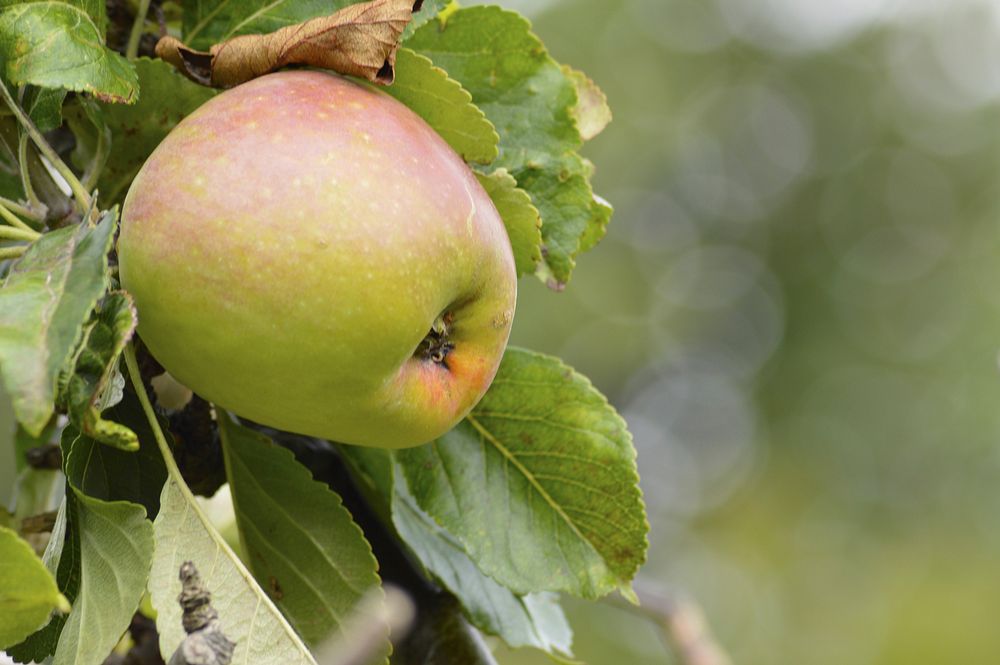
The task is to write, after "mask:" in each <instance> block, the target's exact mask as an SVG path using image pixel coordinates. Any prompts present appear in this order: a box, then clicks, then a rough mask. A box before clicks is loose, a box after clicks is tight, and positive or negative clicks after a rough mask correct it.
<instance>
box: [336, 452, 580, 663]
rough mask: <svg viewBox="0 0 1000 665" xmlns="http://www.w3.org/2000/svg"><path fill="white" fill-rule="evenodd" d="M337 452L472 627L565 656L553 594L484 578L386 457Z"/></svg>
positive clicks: (568, 639)
mask: <svg viewBox="0 0 1000 665" xmlns="http://www.w3.org/2000/svg"><path fill="white" fill-rule="evenodd" d="M338 450H339V451H340V454H341V455H342V456H343V458H344V459H345V460H346V461H347V463H348V464H349V465H350V469H351V471H352V473H353V474H354V476H355V477H356V478H357V479H359V480H360V481H361V483H360V484H361V485H362V486H363V487H364V488H366V489H367V490H369V491H370V492H371V493H373V494H374V496H370V497H369V503H371V504H372V505H374V507H375V508H376V509H383V508H385V509H386V511H388V512H389V513H391V518H390V519H391V522H392V525H393V527H394V528H395V530H396V533H397V534H398V535H399V537H400V538H401V539H402V540H403V542H404V543H405V544H406V546H407V547H408V548H409V549H410V551H411V552H412V553H413V554H414V556H416V558H417V560H418V561H419V562H420V564H421V565H423V567H424V568H425V569H426V572H427V574H428V576H430V577H433V578H434V579H436V580H437V581H438V582H439V583H440V584H441V585H442V586H443V587H444V588H445V589H447V590H448V591H449V592H451V594H452V595H454V596H455V598H456V599H457V600H458V601H459V603H460V604H461V606H462V612H463V613H464V615H465V617H466V619H468V620H469V621H470V622H471V623H472V624H473V625H474V626H475V627H476V628H478V629H480V630H482V631H483V632H485V633H489V634H491V635H496V636H498V637H500V638H501V639H503V640H504V642H506V643H507V644H508V645H510V646H514V647H520V646H531V647H535V648H538V649H542V650H544V651H547V652H549V653H552V654H555V653H556V652H561V653H563V654H569V653H570V647H571V644H572V639H573V635H572V631H571V630H570V627H569V624H568V623H567V621H566V618H565V616H564V615H563V613H562V609H561V608H560V607H559V603H558V601H557V599H556V597H555V596H554V594H529V595H527V596H517V595H515V594H514V593H513V592H511V591H510V590H509V589H506V588H504V587H503V586H501V585H499V584H497V583H496V582H494V581H493V580H491V579H490V578H488V577H486V576H485V575H484V574H483V573H482V572H481V571H480V570H479V569H478V568H477V567H476V565H475V564H474V563H473V562H472V560H471V559H470V558H469V555H468V554H466V552H465V550H464V549H463V547H462V545H461V543H459V542H458V541H457V540H456V539H455V537H454V536H452V535H451V534H450V533H448V532H447V531H446V530H445V529H443V528H441V526H440V525H438V524H437V523H436V522H434V520H433V519H431V517H430V516H429V515H427V513H425V512H424V511H423V510H421V509H420V506H418V505H417V502H416V500H415V499H414V498H413V496H412V494H411V493H410V491H409V488H408V487H407V485H406V478H405V476H404V474H403V472H402V470H401V469H399V468H398V465H397V464H395V463H394V461H393V455H392V453H390V452H389V451H385V450H377V449H373V448H365V447H362V446H346V445H341V446H338ZM394 467H396V468H395V469H394ZM383 517H384V515H383Z"/></svg>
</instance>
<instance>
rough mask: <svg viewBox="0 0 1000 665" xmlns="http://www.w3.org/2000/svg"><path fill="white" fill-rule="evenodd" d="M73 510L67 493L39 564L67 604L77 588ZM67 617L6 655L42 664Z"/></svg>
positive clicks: (59, 617)
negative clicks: (56, 585) (66, 600)
mask: <svg viewBox="0 0 1000 665" xmlns="http://www.w3.org/2000/svg"><path fill="white" fill-rule="evenodd" d="M76 510H77V503H76V501H75V500H74V495H73V492H72V491H69V492H68V493H67V494H66V496H65V497H64V498H63V501H62V503H61V504H60V506H59V512H58V513H57V514H56V523H55V525H54V526H53V527H52V534H51V536H50V537H49V544H48V545H47V546H46V547H45V552H44V553H43V554H42V563H44V564H45V567H46V569H48V571H49V572H50V573H51V574H53V575H54V576H55V578H56V582H57V584H58V586H59V590H60V591H61V592H62V593H63V595H64V596H65V597H66V598H67V599H68V600H69V601H70V602H73V601H74V600H75V599H76V597H77V592H78V591H79V589H80V540H79V533H78V532H77V530H76V529H75V528H73V527H71V526H70V524H69V522H70V521H71V519H72V521H74V523H75V517H72V518H71V516H74V515H75V514H76ZM66 618H67V616H66V615H65V614H57V615H55V616H53V617H52V618H51V619H50V620H49V622H48V623H47V624H46V625H45V626H44V627H43V628H42V629H41V630H38V631H36V632H35V633H33V634H32V635H31V636H29V637H28V639H26V640H25V641H23V642H21V643H20V644H18V645H17V646H14V647H11V648H9V649H7V653H8V654H9V655H10V656H11V657H12V658H14V659H15V660H16V661H17V662H19V663H28V662H31V661H34V662H39V663H40V662H42V661H43V660H45V659H46V658H48V657H49V656H51V655H52V654H54V653H55V651H56V645H57V644H58V642H59V635H60V633H61V632H62V629H63V626H64V625H65V624H66Z"/></svg>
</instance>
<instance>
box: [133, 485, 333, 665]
mask: <svg viewBox="0 0 1000 665" xmlns="http://www.w3.org/2000/svg"><path fill="white" fill-rule="evenodd" d="M181 482H182V481H181ZM153 530H154V534H155V537H156V550H155V551H156V554H155V557H154V559H153V569H152V572H151V573H150V576H149V589H150V593H151V594H152V601H153V607H154V608H155V609H156V613H157V615H156V627H157V630H158V631H159V633H160V653H161V654H163V657H164V659H165V660H169V658H170V655H171V654H172V653H173V652H174V650H175V649H176V648H177V646H178V645H179V644H180V643H181V641H182V640H183V639H184V630H183V628H182V627H181V608H180V606H179V605H178V604H177V594H178V593H180V589H181V585H180V581H179V580H178V578H177V573H178V571H179V570H180V566H181V564H182V563H184V562H185V561H192V562H194V564H195V566H196V567H197V568H198V571H199V572H200V573H201V577H202V579H203V580H204V582H205V585H206V586H207V587H208V589H209V590H210V591H211V592H212V599H213V600H212V602H213V604H215V606H216V608H218V609H219V611H220V617H219V618H220V622H221V624H222V631H223V632H224V633H225V635H226V636H227V637H228V638H229V639H231V640H233V641H235V642H236V651H235V653H234V654H233V662H237V663H255V664H256V665H296V664H298V663H308V664H310V665H315V661H314V660H313V658H312V656H311V655H310V654H309V651H308V649H307V648H306V645H305V644H303V642H302V640H301V639H300V638H299V637H298V635H296V633H295V631H294V630H293V629H292V627H291V626H290V625H288V622H287V621H286V620H285V619H284V617H283V616H282V615H281V612H280V611H278V608H277V607H275V606H274V604H273V603H272V602H271V600H270V598H268V597H267V594H266V593H264V591H263V590H262V589H261V588H260V586H259V585H258V584H257V582H256V581H254V578H253V576H252V575H251V574H250V571H248V570H247V569H246V568H245V567H244V565H243V563H242V562H241V561H240V560H239V558H238V557H237V556H236V555H235V554H234V553H233V551H232V550H231V549H230V548H229V546H228V545H227V544H226V542H225V541H224V540H223V539H222V536H220V535H219V532H218V531H217V530H216V529H215V527H214V526H213V525H212V524H211V522H210V521H209V520H208V518H207V517H206V516H205V514H204V513H203V512H202V510H201V508H200V507H199V506H198V504H197V503H196V502H195V499H194V496H193V495H191V493H190V491H189V490H188V489H187V488H186V487H184V486H183V485H181V484H180V483H179V482H178V478H177V477H175V475H174V474H171V476H170V477H169V478H168V479H167V482H166V484H165V485H164V486H163V494H162V495H161V496H160V514H159V515H157V517H156V521H155V522H154V524H153Z"/></svg>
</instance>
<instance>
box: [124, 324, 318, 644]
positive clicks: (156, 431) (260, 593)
mask: <svg viewBox="0 0 1000 665" xmlns="http://www.w3.org/2000/svg"><path fill="white" fill-rule="evenodd" d="M123 355H124V356H125V366H126V367H127V368H128V376H129V379H131V381H132V385H133V386H134V387H135V392H136V394H137V395H138V397H139V403H140V404H141V405H142V410H143V413H145V414H146V420H148V421H149V427H150V429H151V430H153V438H154V439H156V445H157V447H158V448H159V449H160V454H161V455H162V456H163V463H164V464H165V465H166V467H167V475H168V477H167V483H171V482H172V483H174V485H176V487H177V490H178V491H179V492H180V493H181V495H182V496H183V497H184V500H185V501H186V502H187V504H188V506H189V507H190V508H191V511H192V512H193V513H194V514H195V516H196V517H197V518H198V521H200V522H201V524H202V526H204V527H205V532H206V534H207V535H208V537H209V538H211V539H212V540H213V541H214V542H215V545H216V547H218V548H219V551H220V552H222V553H223V554H224V556H226V557H228V558H229V560H230V562H231V563H232V565H233V567H234V568H235V569H236V571H237V572H238V573H239V574H240V577H242V578H243V581H244V582H245V583H246V585H247V586H248V587H249V588H250V589H251V590H252V591H253V593H254V594H255V595H256V596H257V598H258V599H259V601H260V602H261V603H262V604H264V605H269V604H270V601H269V599H268V597H267V595H266V594H265V593H264V590H263V589H261V588H260V585H259V584H258V583H257V580H255V579H254V577H253V574H252V573H251V572H250V571H249V570H247V568H246V566H245V565H243V563H242V562H241V561H240V558H239V557H238V556H236V554H235V553H234V552H233V550H232V548H230V547H229V545H228V544H227V543H226V541H225V540H223V538H222V536H221V535H219V532H218V530H217V529H216V528H215V527H214V526H212V522H211V520H209V519H208V516H207V515H205V511H203V510H202V509H201V506H199V505H198V502H197V501H196V500H195V498H194V494H192V493H191V490H190V488H188V486H187V483H186V482H184V476H182V475H181V470H180V469H179V468H178V467H177V462H176V461H174V455H173V453H172V452H171V451H170V445H169V444H168V443H167V437H165V436H164V435H163V430H162V429H160V422H159V421H158V420H157V419H156V412H155V411H154V410H153V405H152V404H151V403H150V401H149V395H148V394H147V393H146V386H145V384H143V382H142V374H141V373H140V372H139V361H137V360H136V358H135V344H134V343H133V342H129V343H128V344H126V345H125V351H124V353H123ZM225 417H228V415H226V416H225ZM271 609H272V610H274V608H273V606H272V607H271ZM274 618H275V619H276V620H277V622H278V623H279V624H280V625H281V627H282V629H283V630H284V632H286V633H287V634H288V636H289V637H290V638H292V641H293V642H294V643H296V645H297V646H298V647H299V648H300V649H301V650H302V653H303V655H305V654H307V653H308V652H306V651H305V648H306V647H305V645H304V644H302V643H301V641H299V638H298V637H297V636H296V633H295V629H294V628H292V626H291V625H290V624H289V623H288V621H287V620H285V618H284V617H283V616H282V615H281V613H280V612H277V611H276V610H275V614H274Z"/></svg>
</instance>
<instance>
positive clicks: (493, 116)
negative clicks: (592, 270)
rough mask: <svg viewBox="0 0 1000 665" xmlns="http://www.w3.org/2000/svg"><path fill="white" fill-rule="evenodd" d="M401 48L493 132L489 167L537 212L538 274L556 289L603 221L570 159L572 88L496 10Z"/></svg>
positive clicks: (580, 165)
mask: <svg viewBox="0 0 1000 665" xmlns="http://www.w3.org/2000/svg"><path fill="white" fill-rule="evenodd" d="M407 46H408V47H409V48H412V49H414V50H415V51H417V52H418V53H422V54H423V55H426V56H428V57H429V58H430V59H431V60H432V61H433V62H434V64H435V65H437V66H439V67H442V68H443V69H444V70H445V71H446V72H448V75H449V76H451V77H452V78H454V79H456V80H458V81H459V82H460V83H461V84H462V86H463V87H464V88H465V89H466V90H468V91H469V92H470V93H471V94H472V101H473V102H474V103H475V104H476V105H477V106H478V107H479V108H480V109H482V110H483V112H484V113H485V114H486V117H487V118H488V119H489V120H490V121H491V122H492V123H493V125H494V126H495V127H496V128H497V130H498V131H499V132H500V156H499V159H498V160H497V161H496V162H495V166H497V167H502V168H506V169H507V170H508V171H509V172H510V173H511V175H513V176H514V178H515V179H516V180H517V182H518V185H519V186H520V187H522V188H523V189H524V190H525V191H527V192H528V194H530V195H531V200H532V202H533V203H534V204H535V206H536V207H537V208H538V210H539V212H540V213H541V216H542V239H543V241H544V249H543V255H544V258H545V269H544V270H542V271H541V273H540V274H541V276H544V277H547V278H550V279H549V281H550V284H551V285H552V286H554V287H557V288H558V287H561V286H562V285H563V284H565V283H566V282H567V281H568V280H569V278H570V274H571V273H572V270H573V266H574V265H575V257H576V255H577V254H579V253H580V252H581V251H583V250H584V249H586V247H587V245H586V244H584V245H581V238H582V237H584V236H588V237H590V238H591V239H592V238H595V237H597V238H599V237H600V235H602V234H603V228H604V225H605V224H606V222H607V220H606V218H605V217H603V216H602V215H603V213H604V210H603V209H598V208H596V207H595V206H594V204H593V201H594V197H593V191H592V190H591V187H590V182H589V178H590V169H589V168H588V166H587V164H586V163H585V162H584V160H583V159H581V158H580V157H579V155H577V154H576V151H577V150H579V148H580V146H581V145H582V144H583V140H582V138H581V136H580V132H579V130H578V129H577V117H576V116H577V114H579V110H578V109H579V106H580V105H579V98H578V96H577V87H576V85H575V84H574V81H573V80H571V79H570V78H569V77H567V75H566V73H565V72H564V71H563V69H562V67H561V66H560V65H559V64H558V63H557V62H556V61H555V60H553V59H552V58H551V57H550V56H549V54H548V52H547V51H546V50H545V47H544V46H543V45H542V43H541V41H539V39H538V38H537V37H536V36H535V35H534V34H532V33H531V25H530V24H529V23H528V21H527V20H525V19H524V18H523V17H521V16H519V15H518V14H516V13H514V12H510V11H506V10H503V9H500V8H499V7H492V6H491V7H469V8H467V9H460V10H457V11H454V12H450V13H449V14H448V17H447V21H445V22H444V24H443V25H442V24H441V22H440V21H437V22H431V23H428V24H427V25H425V26H424V27H422V28H421V29H419V30H417V32H416V33H415V34H414V35H413V37H412V38H411V39H410V40H409V41H408V42H407ZM588 242H589V243H590V244H591V245H592V243H593V240H590V241H588Z"/></svg>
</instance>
